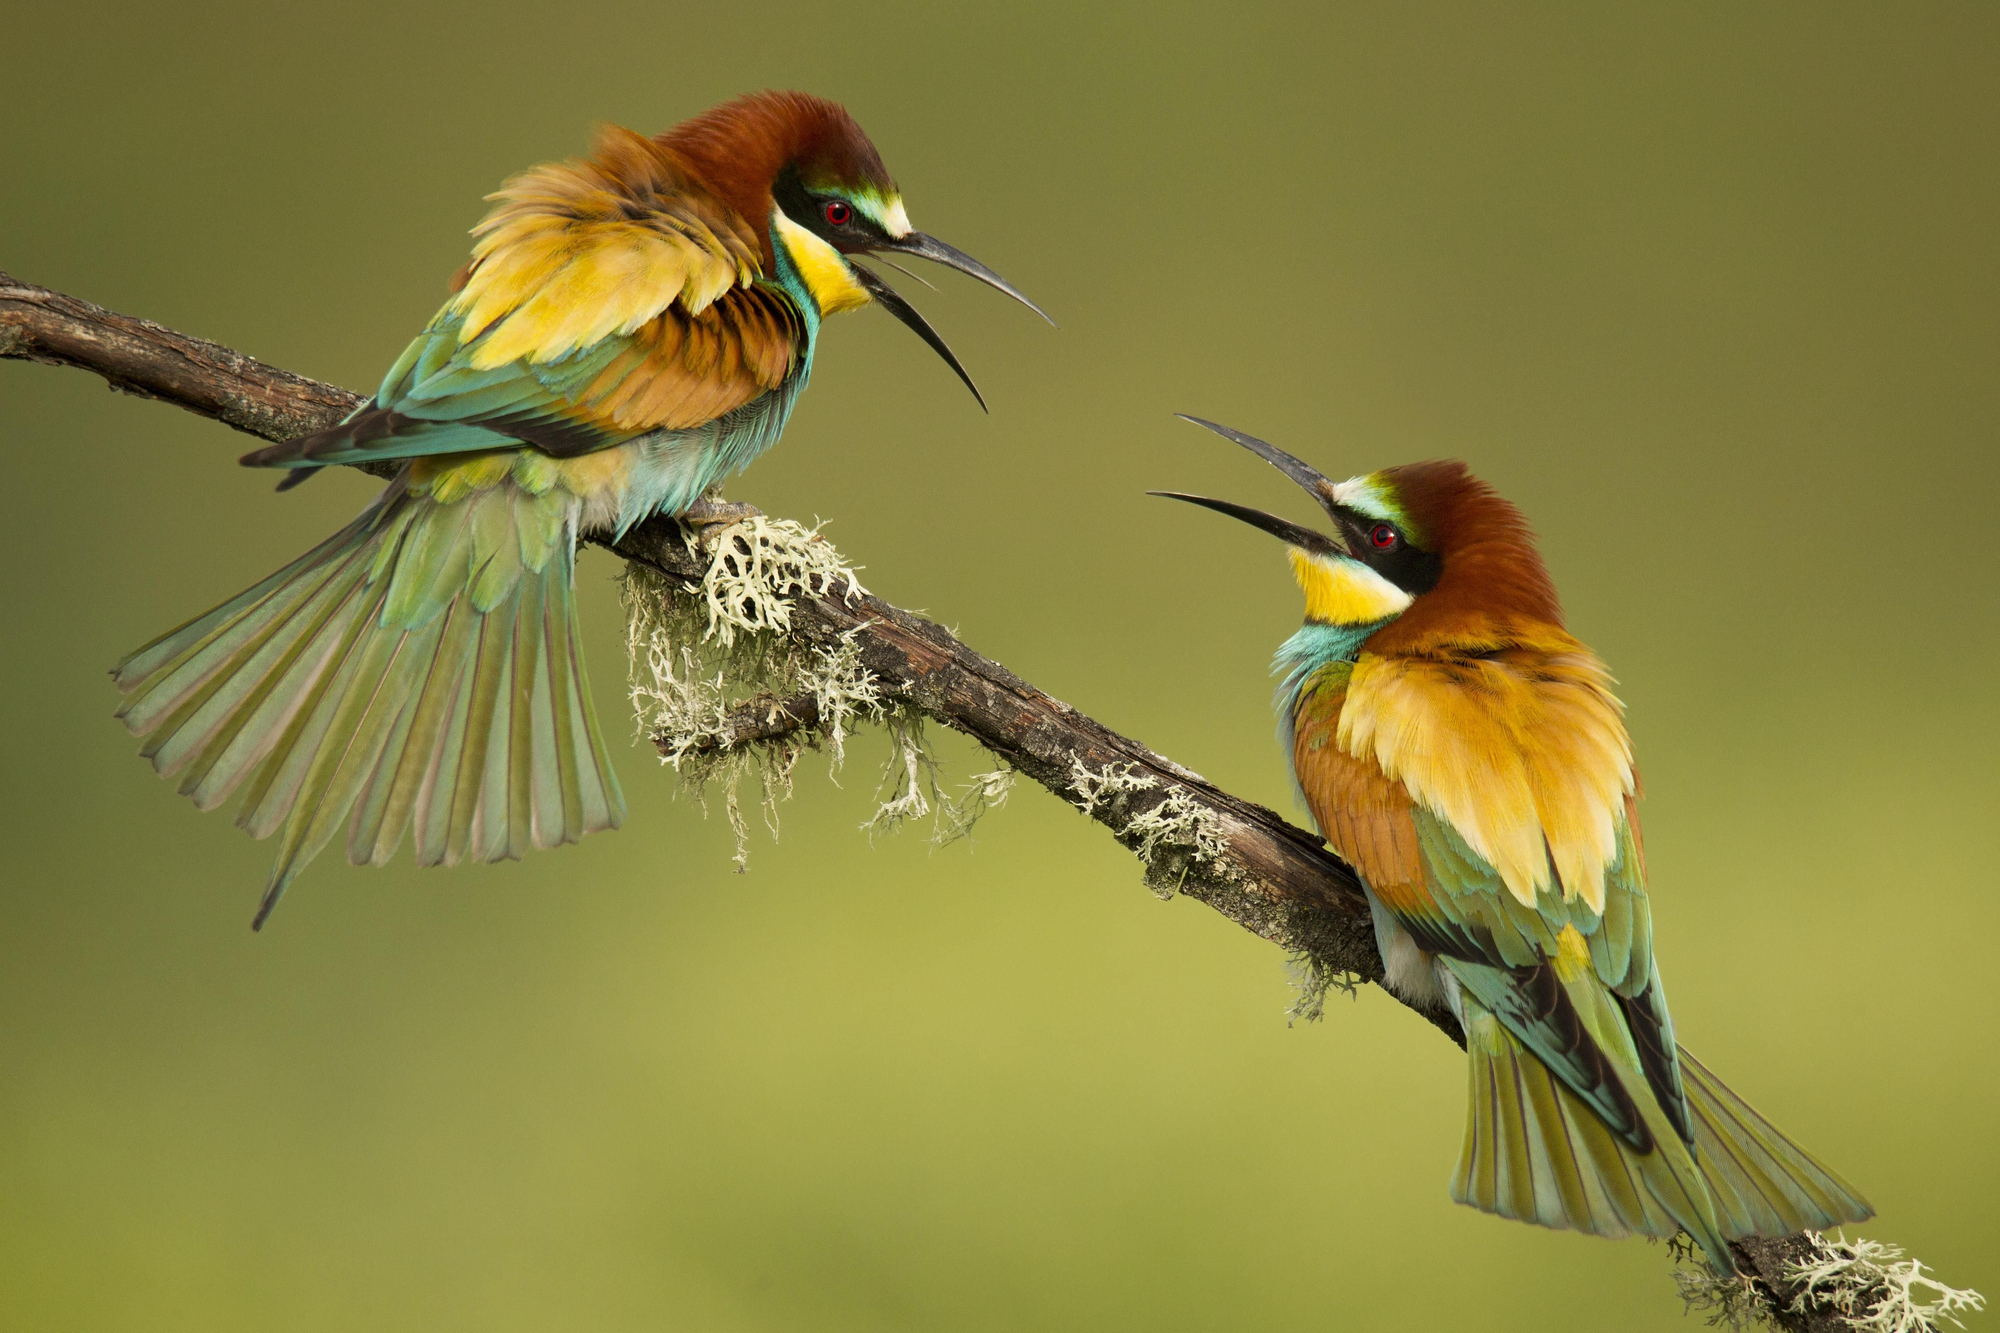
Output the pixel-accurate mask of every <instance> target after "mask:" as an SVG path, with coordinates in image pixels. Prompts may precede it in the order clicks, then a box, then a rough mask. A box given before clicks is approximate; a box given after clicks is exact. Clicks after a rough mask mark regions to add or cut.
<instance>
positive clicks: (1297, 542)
mask: <svg viewBox="0 0 2000 1333" xmlns="http://www.w3.org/2000/svg"><path fill="white" fill-rule="evenodd" d="M1203 424H1204V425H1205V424H1207V423H1205V422H1204V423H1203ZM1146 494H1148V495H1157V496H1159V497H1160V498H1161V499H1163V500H1185V501H1187V502H1188V503H1189V504H1191V505H1200V506H1201V507H1202V508H1204V509H1213V510H1214V511H1215V512H1216V513H1218V514H1227V515H1229V516H1230V517H1231V518H1240V519H1242V520H1243V521H1244V522H1245V523H1248V524H1249V525H1250V526H1251V527H1253V528H1261V529H1263V530H1264V531H1265V532H1268V533H1270V534H1271V535H1272V536H1273V537H1276V538H1277V539H1278V540H1279V541H1282V542H1284V543H1285V544H1286V545H1287V546H1296V547H1298V548H1299V549H1300V550H1302V551H1312V552H1315V553H1317V554H1319V555H1330V554H1332V553H1334V552H1336V551H1339V550H1340V549H1341V547H1340V544H1339V543H1338V542H1336V541H1335V540H1334V539H1333V538H1331V537H1327V536H1324V535H1322V534H1320V533H1317V532H1314V531H1313V530H1312V529H1311V528H1308V527H1302V526H1301V525H1299V524H1297V523H1294V522H1292V521H1291V520H1290V519H1288V518H1279V517H1278V516H1277V515H1276V514H1267V513H1265V512H1264V511H1263V510H1261V509H1252V508H1251V507H1250V506H1249V505H1240V504H1231V503H1230V502H1229V501H1227V500H1211V499H1209V498H1208V497H1207V496H1206V495H1189V494H1187V493H1186V492H1185V491H1147V492H1146Z"/></svg>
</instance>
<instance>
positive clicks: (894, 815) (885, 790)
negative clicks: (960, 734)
mask: <svg viewBox="0 0 2000 1333" xmlns="http://www.w3.org/2000/svg"><path fill="white" fill-rule="evenodd" d="M882 724H883V727H884V729H885V730H887V731H888V733H889V757H888V759H887V760H886V761H885V762H884V764H883V766H882V779H881V781H880V782H879V783H877V784H876V788H875V802H876V804H875V813H874V814H873V815H871V816H870V817H869V818H868V820H867V821H866V822H865V823H863V824H862V826H861V827H862V830H863V831H864V832H866V833H867V834H869V836H871V837H872V836H874V835H875V834H877V833H894V832H896V831H897V830H898V829H900V828H902V826H903V825H904V824H907V823H909V822H910V821H911V820H917V819H923V818H924V817H925V816H929V817H930V821H931V836H930V844H931V846H932V847H933V848H937V847H947V846H950V845H951V844H952V843H954V842H957V841H959V840H960V839H961V838H969V837H971V836H972V826H973V825H974V824H977V823H978V822H979V820H980V817H981V816H983V815H985V814H986V813H987V812H988V811H991V810H997V809H999V808H1000V807H1001V806H1003V805H1005V804H1006V803H1007V796H1008V794H1009V793H1010V792H1011V791H1012V790H1013V787H1014V776H1015V775H1014V770H1012V769H1010V768H1002V769H996V770H994V771H993V772H990V773H975V774H974V775H973V776H972V778H971V780H970V781H969V782H968V783H967V784H966V786H965V789H964V790H963V791H961V792H959V793H958V794H957V795H952V794H950V793H947V792H946V791H945V790H944V786H943V776H944V772H943V769H942V768H941V767H940V766H939V764H938V762H937V757H936V755H935V753H934V752H933V751H932V750H931V746H930V741H929V738H928V737H927V736H926V735H925V732H924V719H923V717H922V715H921V714H918V713H913V712H893V713H890V714H888V715H887V716H886V717H884V718H883V719H882Z"/></svg>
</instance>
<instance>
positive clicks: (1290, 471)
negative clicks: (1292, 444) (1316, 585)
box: [1146, 412, 1347, 555]
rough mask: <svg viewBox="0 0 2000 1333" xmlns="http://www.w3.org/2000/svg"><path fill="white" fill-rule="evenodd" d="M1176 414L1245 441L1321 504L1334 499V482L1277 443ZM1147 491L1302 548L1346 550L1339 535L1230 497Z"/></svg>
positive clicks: (1327, 551)
mask: <svg viewBox="0 0 2000 1333" xmlns="http://www.w3.org/2000/svg"><path fill="white" fill-rule="evenodd" d="M1175 415H1176V416H1178V417H1180V419H1181V420H1182V421H1191V422H1193V423H1194V424H1195V425H1197V426H1206V427H1207V428H1208V429H1210V430H1212V431H1214V432H1215V433H1216V434H1217V435H1220V436H1221V437H1222V438H1223V439H1225V440H1228V441H1230V442H1231V443H1234V444H1240V445H1242V446H1243V447H1244V448H1245V449H1248V450H1249V451H1250V452H1251V453H1253V454H1255V455H1257V456H1258V457H1259V458H1261V459H1263V460H1264V461H1265V462H1267V463H1269V464H1270V465H1271V466H1273V467H1275V468H1277V469H1278V471H1280V472H1282V473H1284V474H1285V475H1286V476H1288V477H1290V478H1291V479H1292V480H1293V481H1295V482H1297V483H1298V484H1299V485H1300V486H1301V487H1303V488H1304V489H1305V490H1306V491H1307V492H1308V493H1309V494H1311V496H1312V497H1313V499H1315V500H1317V501H1319V502H1320V505H1321V507H1322V508H1328V507H1330V506H1331V504H1332V501H1333V483H1332V482H1331V481H1328V480H1327V479H1326V478H1325V477H1324V476H1322V475H1321V474H1320V473H1319V472H1318V471H1317V470H1316V469H1314V468H1313V467H1311V466H1310V465H1308V464H1307V463H1305V462H1303V461H1302V460H1300V459H1297V458H1294V457H1292V456H1291V455H1290V454H1288V453H1286V452H1285V451H1284V450H1283V449H1280V448H1278V446H1276V445H1275V444H1267V443H1265V442H1264V441H1263V440H1260V439H1258V438H1257V437H1256V436H1254V435H1245V434H1244V433H1243V432H1241V431H1236V430H1231V429H1229V427H1227V426H1218V425H1216V424H1215V423H1214V422H1213V421H1203V420H1202V419H1201V418H1200V417H1191V416H1188V415H1187V414H1185V413H1179V412H1177V413H1175ZM1146 494H1148V495H1157V496H1160V497H1161V498H1163V499H1167V500H1185V501H1187V502H1188V503H1189V504H1197V505H1200V506H1202V507H1203V508H1204V509H1213V510H1215V511H1216V512H1217V513H1219V514H1227V515H1229V516H1230V517H1231V518H1240V519H1242V520H1243V521H1244V522H1245V523H1248V524H1249V525H1250V526H1251V527H1253V528H1261V529H1262V530H1263V531H1265V532H1268V533H1270V534H1271V535H1272V536H1273V537H1276V538H1278V539H1279V540H1280V541H1282V542H1285V543H1286V544H1288V545H1291V546H1296V547H1299V548H1300V549H1301V550H1306V551H1316V552H1319V553H1320V554H1322V555H1324V554H1330V553H1332V552H1341V553H1343V554H1344V553H1346V550H1347V547H1346V545H1345V544H1344V543H1343V542H1342V541H1341V539H1340V538H1339V537H1338V536H1334V537H1329V536H1326V535H1325V534H1324V533H1319V532H1314V531H1313V530H1312V529H1311V528H1308V527H1303V526H1301V525H1300V524H1297V523H1294V522H1292V521H1291V520H1290V519H1288V518H1279V517H1278V516H1277V515H1276V514H1267V513H1265V512H1264V511H1263V510H1261V509H1252V508H1250V507H1249V506H1248V505H1240V504H1232V503H1231V502H1230V501H1228V500H1211V499H1209V498H1208V497H1207V496H1205V495H1188V494H1186V493H1185V492H1182V491H1147V492H1146Z"/></svg>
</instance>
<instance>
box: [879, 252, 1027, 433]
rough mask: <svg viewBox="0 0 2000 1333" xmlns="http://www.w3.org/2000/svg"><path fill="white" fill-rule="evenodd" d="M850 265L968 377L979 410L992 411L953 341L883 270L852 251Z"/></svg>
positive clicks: (946, 360) (883, 303) (892, 310)
mask: <svg viewBox="0 0 2000 1333" xmlns="http://www.w3.org/2000/svg"><path fill="white" fill-rule="evenodd" d="M848 267H849V268H851V269H853V270H854V276H855V277H856V278H857V279H859V280H860V283H861V285H862V286H863V287H866V288H867V289H868V294H869V295H870V296H872V297H874V298H875V301H876V304H878V305H880V306H881V307H882V308H883V309H884V310H886V311H888V312H889V313H890V314H892V315H894V316H895V317H896V318H897V319H900V320H902V321H903V323H905V324H907V325H909V326H910V328H911V329H912V330H913V331H914V332H915V333H916V335H917V336H918V337H919V338H922V339H923V340H924V341H925V342H927V343H929V344H930V345H931V350H932V351H933V352H936V353H937V354H938V355H939V356H941V357H943V358H944V363H945V364H946V365H948V366H950V367H951V368H952V369H953V370H954V371H956V372H957V373H958V377H959V378H960V379H962V380H964V381H965V387H966V388H968V389H970V390H972V396H973V397H974V398H976V399H978V400H979V410H980V411H982V412H991V411H992V410H993V409H992V408H990V407H988V406H986V396H985V395H984V394H982V393H980V392H979V386H978V385H977V384H974V383H973V382H972V376H971V375H969V374H967V373H966V370H965V367H964V366H963V365H960V364H959V360H958V357H957V356H955V355H953V353H952V350H951V347H950V345H949V344H947V343H946V342H945V340H944V339H943V338H942V337H940V336H939V335H938V331H937V330H936V329H934V328H932V327H931V325H930V321H929V320H927V319H925V318H924V317H923V316H922V315H920V314H918V313H917V308H916V307H915V306H913V305H911V304H910V303H909V302H908V301H905V300H904V299H903V294H902V293H901V292H899V291H897V290H896V289H895V288H894V287H891V286H890V285H889V284H888V283H887V282H885V281H883V279H882V276H881V275H880V274H878V273H876V272H874V271H873V270H872V269H869V268H867V267H866V266H864V265H861V264H857V263H855V262H854V259H853V256H851V255H850V256H848Z"/></svg>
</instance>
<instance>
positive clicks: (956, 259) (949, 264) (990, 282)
mask: <svg viewBox="0 0 2000 1333" xmlns="http://www.w3.org/2000/svg"><path fill="white" fill-rule="evenodd" d="M869 249H870V250H871V251H875V250H886V251H888V252H889V253H890V254H897V255H914V256H916V257H917V258H918V259H928V260H930V261H931V262H932V263H933V264H943V265H944V266H945V267H946V268H955V269H957V270H958V271H959V272H960V273H963V274H965V276H966V277H968V278H977V279H979V280H980V281H981V282H983V283H985V284H986V285H987V286H988V287H991V288H992V289H993V290H994V291H996V292H1005V293H1007V295H1009V296H1011V297H1013V298H1014V299H1015V300H1016V301H1019V302H1020V303H1021V304H1022V305H1024V306H1026V307H1028V309H1030V310H1032V311H1034V312H1035V313H1036V314H1038V315H1040V316H1041V317H1042V318H1043V319H1049V314H1048V311H1046V310H1044V309H1042V308H1041V307H1040V306H1038V305H1036V304H1035V303H1034V302H1033V301H1030V300H1029V299H1028V298H1027V297H1025V296H1023V295H1021V292H1020V290H1019V289H1018V288H1016V287H1015V286H1014V284H1013V283H1011V282H1009V281H1007V279H1005V278H1003V277H1001V276H1000V275H999V274H998V273H995V272H994V271H993V270H992V269H990V268H988V267H986V265H984V264H982V263H980V262H979V261H978V260H977V259H974V258H973V257H972V256H971V255H969V254H967V253H965V251H963V250H960V249H957V248H955V247H953V246H949V245H946V244H945V243H944V242H943V241H940V240H939V239H938V238H937V237H935V236H926V235H924V234H923V233H922V232H920V231H913V232H911V233H910V234H909V235H907V236H898V237H897V238H896V239H894V240H891V241H876V242H874V243H873V244H872V245H870V246H869ZM1049 324H1050V326H1051V327H1053V326H1054V325H1055V321H1054V320H1052V319H1049Z"/></svg>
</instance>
